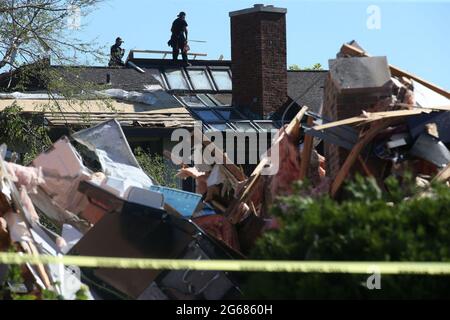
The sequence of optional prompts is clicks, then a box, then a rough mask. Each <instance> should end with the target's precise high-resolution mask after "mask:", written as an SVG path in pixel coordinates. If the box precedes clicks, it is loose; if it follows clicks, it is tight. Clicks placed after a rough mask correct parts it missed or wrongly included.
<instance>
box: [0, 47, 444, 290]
mask: <svg viewBox="0 0 450 320" xmlns="http://www.w3.org/2000/svg"><path fill="white" fill-rule="evenodd" d="M327 86H328V87H327V88H326V91H327V89H328V90H329V96H328V97H327V98H326V99H325V105H324V114H323V115H318V114H314V113H312V112H310V111H309V110H308V108H307V107H304V108H302V109H301V110H300V112H299V113H298V114H297V116H296V117H294V119H293V120H292V121H291V122H290V123H289V124H287V125H285V126H283V127H282V128H281V129H280V131H279V134H278V135H277V137H276V140H274V141H273V143H272V149H271V150H269V151H268V152H267V153H266V154H265V155H264V156H263V157H262V158H261V159H260V162H259V164H258V165H257V166H256V168H255V169H254V171H253V173H252V174H251V175H250V176H248V177H247V176H246V175H245V174H244V172H243V170H242V169H241V168H240V167H238V166H237V165H235V164H233V162H232V161H230V159H229V158H228V156H227V154H226V153H225V152H223V150H221V149H220V148H215V152H216V153H215V156H216V159H222V160H224V161H223V162H220V163H213V164H209V165H197V166H193V167H190V164H184V165H182V166H181V168H180V170H179V173H178V177H179V178H182V179H187V178H193V179H195V181H196V193H191V192H186V191H183V190H177V189H173V188H167V187H164V186H159V185H156V184H155V182H154V181H153V179H152V177H149V176H147V174H146V173H145V172H144V171H143V170H142V168H141V167H140V165H139V163H138V162H137V160H136V158H135V157H134V155H133V153H132V152H131V149H130V146H129V144H128V142H127V140H126V138H125V135H124V133H123V131H122V129H121V127H120V124H119V123H118V122H117V121H115V120H111V121H107V122H104V123H101V124H99V125H97V126H94V127H92V128H88V129H85V130H82V131H79V132H77V133H75V134H73V135H72V136H71V137H62V138H61V139H59V140H58V141H56V142H55V143H54V145H53V146H52V147H51V148H50V149H48V150H47V151H46V152H43V153H42V154H40V155H39V156H38V157H37V158H36V159H35V160H34V161H33V162H32V166H31V167H22V166H19V165H17V164H14V163H8V162H5V161H4V160H3V158H4V157H2V158H1V159H0V162H1V167H0V177H1V180H0V184H1V188H0V190H1V193H0V250H1V251H6V250H9V249H10V248H14V250H16V251H19V252H25V253H29V254H33V255H36V254H48V255H59V254H69V255H86V256H103V257H126V258H156V259H245V255H246V254H248V253H249V251H250V250H251V248H252V246H253V244H254V242H255V241H256V240H257V238H258V237H259V236H260V235H261V234H263V233H264V232H267V231H268V230H272V229H278V228H282V227H283V226H280V225H279V224H278V223H277V221H276V219H274V218H273V217H271V215H270V210H269V209H270V207H271V205H272V204H273V203H274V202H275V201H277V199H278V198H279V197H280V196H285V195H290V194H293V193H294V192H296V189H295V188H294V187H293V183H295V182H297V181H306V180H308V181H309V184H310V188H309V190H308V191H306V192H308V195H311V196H315V195H318V194H324V193H329V195H330V196H331V197H335V198H339V197H341V196H342V193H341V191H342V186H343V185H344V184H345V182H346V181H347V180H348V179H349V177H351V176H354V175H355V174H361V175H364V176H371V177H373V178H374V179H375V181H376V183H378V184H379V186H380V188H381V189H383V181H384V179H385V178H386V177H388V176H389V175H396V176H402V175H404V174H405V172H406V171H408V170H409V171H411V172H412V173H413V174H414V176H415V180H416V183H417V185H419V186H422V187H426V186H428V185H430V183H431V182H434V181H441V182H446V181H447V180H449V179H450V151H449V149H448V146H449V143H450V136H449V130H448V124H449V123H450V122H449V121H448V120H449V115H450V100H449V98H450V95H449V94H448V92H446V91H445V90H443V89H441V88H438V87H436V86H434V85H432V84H430V83H428V82H427V81H425V80H423V79H420V78H418V77H416V76H414V75H410V74H408V73H406V72H405V71H402V70H400V69H398V68H396V67H393V66H390V65H389V64H388V61H387V58H386V57H368V56H367V54H366V53H365V52H364V51H363V50H362V49H361V48H360V47H355V46H352V45H348V44H346V45H344V46H343V47H342V49H341V52H340V53H339V55H338V58H337V59H335V60H331V61H330V72H329V81H328V82H327ZM113 93H114V92H113ZM113 93H111V92H110V94H113ZM114 94H118V93H117V92H115V93H114ZM139 98H140V97H139ZM341 106H345V107H341ZM349 106H350V107H349ZM338 107H339V108H338ZM337 109H339V110H337ZM201 135H202V137H203V140H202V143H203V147H204V148H207V147H208V148H211V147H215V145H214V142H212V141H211V140H209V139H208V138H207V137H206V136H204V135H203V133H202V134H201ZM111 141H114V143H111ZM213 149H214V148H213ZM274 150H278V154H276V156H278V158H279V170H278V171H277V172H276V173H275V174H274V175H272V176H265V175H263V174H262V171H263V170H264V169H265V168H267V167H270V166H271V165H272V164H271V162H270V160H269V157H270V156H271V155H272V152H274ZM0 151H1V152H0V154H2V155H4V154H6V147H5V146H3V147H2V150H0ZM302 192H305V191H302ZM43 217H45V218H46V219H48V220H49V221H50V223H51V224H52V226H53V227H55V228H54V229H55V230H56V231H55V230H49V228H48V227H46V226H44V225H43V223H41V220H42V218H43ZM82 271H83V275H84V278H83V279H82V281H83V282H85V281H86V282H88V284H89V285H90V291H91V293H90V294H89V297H90V298H91V299H93V298H94V297H95V298H111V297H112V296H111V294H112V295H113V297H114V298H117V297H121V298H133V299H224V298H230V297H231V298H236V297H239V294H240V289H239V283H238V281H237V280H236V278H235V277H234V275H232V274H229V273H225V272H221V271H217V272H197V271H190V270H186V271H164V270H153V271H143V270H115V269H90V270H82ZM65 272H66V273H68V272H69V270H68V269H67V268H66V270H65ZM23 274H24V278H26V279H30V278H31V279H33V281H31V282H30V281H25V282H26V283H25V287H26V288H25V291H26V292H34V291H39V290H44V289H47V290H55V291H56V292H58V294H60V295H62V296H63V297H64V298H66V299H70V298H73V296H74V295H75V293H76V290H68V289H67V288H65V289H64V286H61V283H62V282H61V281H64V280H63V278H64V277H63V276H62V275H61V274H58V272H57V270H55V268H54V266H53V267H52V266H44V265H38V266H36V267H32V266H30V265H26V266H24V268H23ZM76 281H78V282H77V283H78V284H79V285H78V288H80V287H81V281H80V279H76ZM22 289H23V288H22Z"/></svg>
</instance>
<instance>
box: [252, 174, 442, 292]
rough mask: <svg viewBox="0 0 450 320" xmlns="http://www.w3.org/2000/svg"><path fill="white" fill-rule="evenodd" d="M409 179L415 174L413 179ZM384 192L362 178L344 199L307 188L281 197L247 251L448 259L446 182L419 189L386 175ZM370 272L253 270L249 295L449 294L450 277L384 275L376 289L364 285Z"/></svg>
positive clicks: (294, 256) (321, 257)
mask: <svg viewBox="0 0 450 320" xmlns="http://www.w3.org/2000/svg"><path fill="white" fill-rule="evenodd" d="M411 180H412V179H411ZM386 185H387V188H388V190H389V192H387V193H383V192H381V190H380V189H379V188H378V186H377V184H376V182H374V181H373V180H365V179H362V178H359V179H358V180H357V181H356V182H354V183H351V184H350V185H349V186H348V188H347V198H346V199H345V200H343V201H342V202H338V201H335V200H333V199H331V198H330V197H329V196H328V195H325V196H321V197H319V198H313V197H311V196H310V195H308V194H307V193H304V192H303V193H302V192H299V193H298V194H296V195H292V196H289V197H285V198H282V199H280V201H279V202H278V204H277V205H275V206H274V208H273V213H274V214H275V215H276V216H277V217H278V218H279V219H280V223H281V225H282V226H284V227H282V228H281V229H280V230H278V231H275V232H269V233H266V234H265V235H264V236H263V238H261V239H260V241H259V242H258V244H257V246H256V248H255V250H254V252H253V254H252V258H255V259H269V260H313V261H394V262H397V261H410V262H420V261H422V262H448V261H450V247H449V243H450V233H449V232H448V230H449V227H450V215H449V214H448V207H449V206H450V188H448V187H447V186H446V185H434V186H433V187H432V188H430V189H429V190H427V193H428V196H426V197H425V196H422V197H419V196H414V195H417V192H418V190H415V186H414V185H413V184H412V182H405V183H402V184H400V183H399V182H398V181H397V180H396V179H393V178H389V179H388V180H387V181H386ZM367 279H368V275H356V274H355V275H345V274H320V273H318V274H313V273H309V274H288V273H274V274H268V273H266V274H258V273H256V274H252V275H250V276H249V280H248V282H247V284H246V286H245V288H244V289H245V292H246V294H247V295H248V297H250V298H259V299H261V298H272V299H279V298H294V299H317V298H319V299H324V298H329V299H346V298H351V299H376V298H389V299H390V298H397V299H399V298H401V299H404V298H409V299H411V298H412V299H417V298H421V299H430V298H440V299H442V298H449V297H450V291H449V289H448V288H449V286H450V277H449V276H431V275H396V276H387V275H382V276H381V290H369V289H368V288H367V286H366V284H367Z"/></svg>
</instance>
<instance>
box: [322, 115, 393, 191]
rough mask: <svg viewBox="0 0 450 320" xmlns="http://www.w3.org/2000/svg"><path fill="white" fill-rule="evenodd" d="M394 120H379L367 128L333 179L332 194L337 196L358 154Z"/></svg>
mask: <svg viewBox="0 0 450 320" xmlns="http://www.w3.org/2000/svg"><path fill="white" fill-rule="evenodd" d="M392 122H393V120H392V119H388V120H386V121H384V122H377V123H374V124H373V125H372V127H371V128H370V129H369V130H367V131H366V132H365V133H364V134H363V135H362V136H361V138H360V139H359V141H358V142H357V143H356V144H355V146H354V147H353V149H352V151H351V152H350V154H349V155H348V157H347V159H346V160H345V162H344V164H343V165H342V167H341V169H340V170H339V172H338V174H337V176H336V178H335V179H334V181H333V184H332V185H331V196H332V197H335V196H336V194H337V193H338V191H339V189H340V188H341V186H342V184H343V183H344V181H345V179H346V178H347V176H348V174H349V172H350V169H351V168H352V167H353V165H354V164H355V162H356V161H357V160H358V156H359V154H360V153H361V151H362V150H363V149H364V147H365V146H366V145H367V144H368V143H369V142H370V141H372V139H373V138H375V137H376V135H378V134H379V133H380V132H381V131H383V130H384V129H386V128H387V127H389V126H390V125H391V123H392Z"/></svg>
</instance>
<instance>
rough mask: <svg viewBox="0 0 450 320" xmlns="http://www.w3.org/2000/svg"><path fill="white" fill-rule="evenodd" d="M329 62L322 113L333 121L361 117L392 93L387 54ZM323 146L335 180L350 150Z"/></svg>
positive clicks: (332, 145)
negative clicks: (385, 55) (364, 112)
mask: <svg viewBox="0 0 450 320" xmlns="http://www.w3.org/2000/svg"><path fill="white" fill-rule="evenodd" d="M329 65H330V71H329V73H328V77H327V80H326V82H325V95H324V111H323V115H324V116H325V118H327V119H329V120H331V121H336V120H342V119H346V118H350V117H354V116H359V115H361V113H362V111H363V110H365V111H370V109H371V108H372V107H374V106H375V105H376V104H377V103H378V102H380V101H382V100H384V99H389V98H390V97H391V95H392V81H391V73H390V70H389V65H388V62H387V59H386V57H354V58H337V59H334V60H330V61H329ZM324 149H325V158H326V159H327V175H328V176H330V177H331V178H332V179H334V178H335V177H336V175H337V173H338V171H339V169H340V167H341V166H342V165H343V164H344V162H345V159H346V158H347V156H348V154H349V153H348V151H347V150H344V149H342V148H339V147H338V146H336V145H335V144H332V143H327V142H325V143H324ZM374 174H375V175H376V176H377V173H376V172H374Z"/></svg>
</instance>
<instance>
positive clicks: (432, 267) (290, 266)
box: [0, 252, 450, 275]
mask: <svg viewBox="0 0 450 320" xmlns="http://www.w3.org/2000/svg"><path fill="white" fill-rule="evenodd" d="M0 263H2V264H19V265H20V264H24V263H29V264H32V265H36V264H63V265H69V266H78V267H87V268H113V269H153V270H186V269H190V270H204V271H208V270H221V271H241V272H296V273H353V274H373V273H380V274H428V275H450V263H445V262H342V261H339V262H337V261H266V260H264V261H250V260H245V261H237V260H174V259H172V260H161V259H131V258H105V257H80V256H60V257H54V256H47V255H41V256H31V255H22V254H18V253H6V252H5V253H3V252H0Z"/></svg>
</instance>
